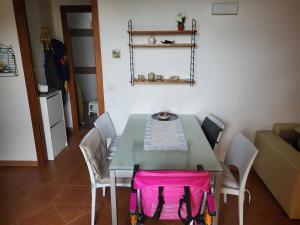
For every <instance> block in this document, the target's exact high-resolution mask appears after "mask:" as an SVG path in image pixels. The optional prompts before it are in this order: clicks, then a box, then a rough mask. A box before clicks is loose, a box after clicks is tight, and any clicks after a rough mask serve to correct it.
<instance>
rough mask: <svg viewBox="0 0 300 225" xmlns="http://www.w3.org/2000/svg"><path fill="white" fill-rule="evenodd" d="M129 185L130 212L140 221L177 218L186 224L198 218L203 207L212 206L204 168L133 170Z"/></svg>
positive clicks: (201, 213)
mask: <svg viewBox="0 0 300 225" xmlns="http://www.w3.org/2000/svg"><path fill="white" fill-rule="evenodd" d="M132 185H133V190H136V192H135V191H133V192H132V195H131V200H130V205H131V206H130V212H131V214H134V212H135V213H137V214H140V215H138V217H140V220H141V219H142V220H143V219H145V218H153V219H156V220H157V219H162V220H181V221H182V222H183V223H185V224H186V223H189V222H190V221H192V220H195V221H197V220H201V219H202V218H200V217H201V216H203V211H204V207H205V206H207V205H211V207H210V208H214V204H213V199H212V195H211V194H210V177H209V174H208V172H207V171H190V170H176V171H172V170H171V171H145V170H144V171H143V170H140V171H136V172H135V173H134V178H133V183H132ZM134 199H137V200H136V202H137V203H138V204H136V202H135V200H134ZM208 202H209V204H207V203H208ZM139 205H140V206H139ZM184 205H185V207H184ZM138 207H140V211H141V212H140V213H139V212H138V211H139V209H138ZM213 210H214V209H213ZM211 214H214V212H211Z"/></svg>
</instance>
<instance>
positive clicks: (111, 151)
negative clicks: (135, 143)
mask: <svg viewBox="0 0 300 225" xmlns="http://www.w3.org/2000/svg"><path fill="white" fill-rule="evenodd" d="M120 140H121V136H116V137H114V138H113V139H112V141H111V144H110V145H109V146H108V156H107V158H108V159H112V157H113V156H114V155H115V154H116V151H117V148H118V145H119V143H120Z"/></svg>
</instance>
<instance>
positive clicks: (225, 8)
mask: <svg viewBox="0 0 300 225" xmlns="http://www.w3.org/2000/svg"><path fill="white" fill-rule="evenodd" d="M238 9H239V3H238V2H236V1H230V0H227V1H224V0H222V1H220V0H213V1H212V15H237V14H238Z"/></svg>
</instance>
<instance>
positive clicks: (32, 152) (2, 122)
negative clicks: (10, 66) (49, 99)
mask: <svg viewBox="0 0 300 225" xmlns="http://www.w3.org/2000/svg"><path fill="white" fill-rule="evenodd" d="M0 27H1V31H0V41H1V43H4V44H6V45H12V46H13V49H14V52H15V56H16V61H17V68H18V72H19V76H18V77H0V79H1V81H0V104H1V110H0V160H29V161H36V160H37V157H36V149H35V143H34V137H33V130H32V125H31V117H30V111H29V105H28V98H27V92H26V86H25V80H24V72H23V66H22V59H21V54H20V46H19V40H18V35H17V28H16V22H15V17H14V10H13V4H12V1H11V0H2V1H1V7H0Z"/></svg>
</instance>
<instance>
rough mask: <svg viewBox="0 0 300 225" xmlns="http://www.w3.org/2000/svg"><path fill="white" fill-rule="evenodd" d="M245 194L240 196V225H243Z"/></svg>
mask: <svg viewBox="0 0 300 225" xmlns="http://www.w3.org/2000/svg"><path fill="white" fill-rule="evenodd" d="M244 198H245V193H244V192H242V193H240V194H239V225H243V220H244V219H243V217H244Z"/></svg>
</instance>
